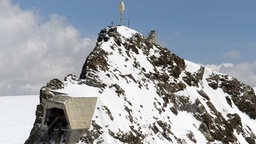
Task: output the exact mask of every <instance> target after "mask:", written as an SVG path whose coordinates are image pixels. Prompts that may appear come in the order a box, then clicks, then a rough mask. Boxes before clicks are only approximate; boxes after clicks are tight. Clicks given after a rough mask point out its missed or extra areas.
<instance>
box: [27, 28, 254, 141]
mask: <svg viewBox="0 0 256 144" xmlns="http://www.w3.org/2000/svg"><path fill="white" fill-rule="evenodd" d="M60 94H62V95H67V96H71V97H97V103H96V106H95V110H94V113H93V116H92V119H91V126H90V128H89V129H86V130H85V133H84V136H83V137H82V138H81V140H80V141H79V143H88V141H89V142H90V143H134V144H135V143H136V144H137V143H207V142H210V143H251V144H253V143H255V140H256V137H255V133H256V125H255V122H256V97H255V92H254V90H253V89H252V88H251V87H249V86H247V85H245V84H243V83H241V82H239V81H238V80H237V79H235V78H233V77H231V76H228V75H225V74H220V73H217V72H213V71H211V70H210V69H208V68H206V67H203V66H200V65H198V64H195V63H193V62H190V61H187V60H184V59H182V58H180V57H178V56H177V55H175V54H174V53H171V52H170V51H169V50H168V49H166V48H163V47H161V46H160V45H158V44H156V43H154V42H152V41H151V40H150V39H149V38H147V37H145V36H143V35H141V34H140V33H138V32H137V31H135V30H132V29H130V28H127V27H125V26H117V27H107V28H105V29H103V30H101V32H100V33H99V37H98V40H97V43H96V46H95V48H94V50H93V51H92V52H91V54H90V55H89V56H88V57H87V59H86V61H85V64H84V66H83V69H82V72H81V75H80V77H79V78H77V77H75V76H73V75H69V76H67V77H66V78H65V80H64V81H63V82H61V81H59V80H53V81H50V82H49V83H48V84H47V86H45V87H43V88H42V89H41V92H40V100H41V102H40V104H39V105H38V108H37V118H36V122H35V125H40V124H42V123H43V122H44V121H43V113H44V105H45V102H46V101H47V100H48V99H51V98H52V97H55V96H56V95H60ZM34 131H35V128H34ZM31 133H33V130H32V132H31ZM30 139H31V137H30Z"/></svg>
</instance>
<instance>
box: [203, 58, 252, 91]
mask: <svg viewBox="0 0 256 144" xmlns="http://www.w3.org/2000/svg"><path fill="white" fill-rule="evenodd" d="M206 66H207V67H209V68H211V69H213V70H215V71H218V72H221V73H225V74H229V75H231V76H233V77H235V78H237V79H238V80H240V81H242V82H244V83H245V84H248V85H250V86H252V87H256V61H255V62H253V63H240V64H232V63H225V64H220V65H206Z"/></svg>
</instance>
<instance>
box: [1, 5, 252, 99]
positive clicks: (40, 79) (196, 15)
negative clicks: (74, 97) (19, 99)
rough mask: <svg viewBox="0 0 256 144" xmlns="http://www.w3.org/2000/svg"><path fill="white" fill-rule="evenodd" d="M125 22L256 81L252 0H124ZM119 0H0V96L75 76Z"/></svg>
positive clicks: (114, 17) (195, 58) (178, 50)
mask: <svg viewBox="0 0 256 144" xmlns="http://www.w3.org/2000/svg"><path fill="white" fill-rule="evenodd" d="M124 2H125V5H126V10H125V21H126V22H125V23H127V20H128V18H129V19H130V27H131V28H133V29H135V30H137V31H139V32H141V33H142V34H144V35H147V34H148V32H149V31H150V30H152V29H154V30H156V31H157V32H158V42H159V44H161V45H162V46H164V47H167V48H169V49H170V51H172V52H174V53H175V54H177V55H178V56H180V57H182V58H184V59H187V60H190V61H192V62H196V63H199V64H203V65H206V66H208V67H210V68H212V69H213V70H216V71H219V72H222V73H227V74H230V75H232V76H234V77H236V78H238V79H239V80H241V81H242V82H244V83H246V84H249V85H251V86H254V87H256V58H255V52H256V36H255V35H256V29H255V26H256V16H255V14H256V9H255V5H256V1H254V0H247V1H246V2H245V1H241V0H224V1H223V0H214V1H206V0H193V1H191V0H162V1H156V0H140V1H136V0H124ZM119 4H120V0H109V1H106V0H105V1H104V0H93V1H87V0H74V1H71V0H0V39H1V41H0V70H1V71H0V96H3V95H24V94H38V93H39V89H40V88H41V87H42V86H43V85H45V84H46V83H47V82H49V80H51V79H53V78H58V79H60V80H63V78H64V77H65V76H66V75H67V74H75V75H77V76H79V74H80V72H81V69H82V65H83V63H84V60H85V58H86V57H87V55H88V54H89V53H90V52H91V51H92V49H93V48H94V47H95V41H96V39H97V35H98V33H99V32H100V30H101V29H102V28H104V27H106V26H108V25H110V24H111V22H112V21H113V22H114V24H115V25H116V24H119V16H120V14H119Z"/></svg>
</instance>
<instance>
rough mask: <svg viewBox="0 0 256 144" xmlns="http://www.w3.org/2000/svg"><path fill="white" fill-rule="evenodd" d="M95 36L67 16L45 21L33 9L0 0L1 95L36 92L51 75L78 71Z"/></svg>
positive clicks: (59, 75) (58, 75)
mask: <svg viewBox="0 0 256 144" xmlns="http://www.w3.org/2000/svg"><path fill="white" fill-rule="evenodd" d="M94 45H95V40H93V39H90V38H83V37H82V36H81V35H80V33H79V32H78V30H77V29H76V28H74V27H73V26H72V25H70V24H69V23H68V22H67V21H66V20H65V18H63V17H61V16H58V15H56V14H52V15H51V16H49V18H48V19H47V20H45V21H42V19H40V15H37V14H36V12H34V11H33V10H21V9H20V8H19V6H17V5H13V4H12V3H11V2H10V1H9V0H1V1H0V95H17V94H36V93H38V92H39V90H40V87H41V86H43V85H45V84H46V82H48V81H49V80H51V79H52V78H60V79H63V77H64V76H66V75H67V74H69V73H72V74H76V75H79V74H80V72H81V69H82V65H83V63H84V60H85V58H86V56H87V55H88V53H89V52H90V51H91V50H92V48H94Z"/></svg>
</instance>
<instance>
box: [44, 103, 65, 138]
mask: <svg viewBox="0 0 256 144" xmlns="http://www.w3.org/2000/svg"><path fill="white" fill-rule="evenodd" d="M44 124H45V125H47V127H48V128H47V129H48V130H47V137H48V138H47V139H48V141H49V142H50V143H51V142H55V143H56V142H57V143H65V142H66V137H67V136H66V131H67V130H68V123H67V119H66V116H65V113H64V111H63V109H59V108H51V109H47V111H46V117H45V122H44Z"/></svg>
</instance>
